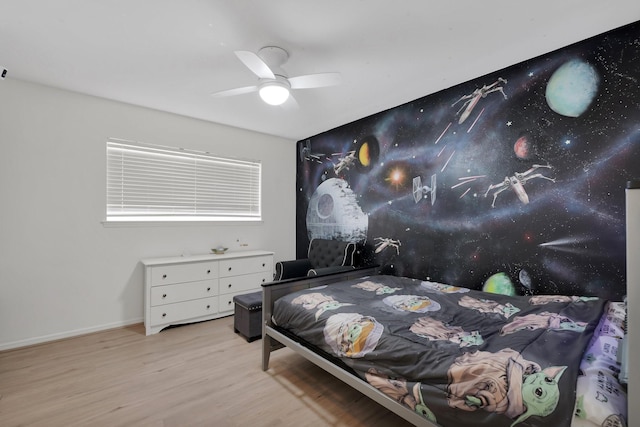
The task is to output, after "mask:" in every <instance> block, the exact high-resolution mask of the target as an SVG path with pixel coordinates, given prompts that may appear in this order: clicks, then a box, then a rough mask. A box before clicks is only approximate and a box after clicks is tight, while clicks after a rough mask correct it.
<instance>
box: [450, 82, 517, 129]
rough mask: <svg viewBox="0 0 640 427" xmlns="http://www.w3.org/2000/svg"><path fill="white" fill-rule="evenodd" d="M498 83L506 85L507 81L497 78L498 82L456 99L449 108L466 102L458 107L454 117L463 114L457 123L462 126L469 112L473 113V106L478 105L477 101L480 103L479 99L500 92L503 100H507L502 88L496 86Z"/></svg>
mask: <svg viewBox="0 0 640 427" xmlns="http://www.w3.org/2000/svg"><path fill="white" fill-rule="evenodd" d="M500 83H503V84H507V80H506V79H503V78H502V77H498V80H496V81H495V82H494V83H491V84H490V85H485V86H482V87H481V88H478V89H476V90H474V91H473V92H471V93H470V94H469V95H464V96H462V97H460V99H458V100H457V101H456V102H454V103H453V104H451V106H452V107H453V106H454V105H456V104H457V103H458V102H460V101H463V100H466V101H465V102H464V103H463V104H462V107H460V109H459V110H458V112H457V113H456V116H457V115H458V114H460V112H462V111H463V110H464V112H463V113H462V115H461V116H460V120H458V123H459V124H462V122H464V121H465V120H467V118H468V117H469V115H470V114H471V111H473V109H474V108H475V106H476V105H477V104H478V101H480V98H486V96H487V95H489V94H490V93H493V92H500V93H501V94H502V96H504V99H507V95H506V94H505V93H504V90H503V88H502V86H498V85H499V84H500Z"/></svg>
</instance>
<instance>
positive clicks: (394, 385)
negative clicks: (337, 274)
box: [273, 275, 605, 427]
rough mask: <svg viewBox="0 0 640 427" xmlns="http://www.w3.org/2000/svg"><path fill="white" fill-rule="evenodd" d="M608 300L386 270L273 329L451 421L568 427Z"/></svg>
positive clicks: (300, 306) (289, 307)
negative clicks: (517, 291)
mask: <svg viewBox="0 0 640 427" xmlns="http://www.w3.org/2000/svg"><path fill="white" fill-rule="evenodd" d="M604 303H605V301H603V300H601V299H598V298H592V297H577V296H562V295H553V296H544V295H538V296H506V295H500V294H489V293H485V292H481V291H475V290H470V289H466V288H461V287H456V286H451V285H446V284H441V283H435V282H429V281H420V280H415V279H410V278H403V277H395V276H384V275H382V276H371V277H367V278H360V279H356V280H352V281H347V282H342V283H339V284H332V285H329V286H324V287H317V288H312V289H306V290H303V291H299V292H296V293H293V294H289V295H286V296H284V297H282V298H280V299H279V300H278V301H276V303H275V305H274V310H273V322H274V324H275V325H277V326H278V327H280V328H283V329H285V330H287V331H289V332H290V333H293V334H295V335H296V336H298V337H300V338H302V339H303V340H304V341H306V342H308V343H310V344H312V345H313V346H315V347H317V348H319V349H320V350H321V351H324V352H326V353H328V354H330V355H332V356H333V357H335V358H337V359H339V360H341V361H342V362H343V363H344V364H345V365H346V366H347V367H348V368H349V369H351V370H353V371H354V372H355V373H356V374H357V375H358V376H360V377H361V378H363V379H364V380H366V381H367V382H368V383H369V384H371V385H372V386H374V387H376V388H377V389H379V390H380V391H382V392H384V393H385V394H387V395H388V396H390V397H391V398H393V399H394V400H396V401H397V402H399V403H400V404H402V405H405V406H407V407H409V408H411V409H412V410H414V411H416V412H417V413H419V414H421V415H422V416H423V417H424V418H426V419H428V420H430V421H432V422H434V423H437V424H440V425H442V426H452V427H453V426H455V427H459V426H464V425H469V426H478V425H486V426H492V427H500V426H515V425H519V426H542V425H545V426H565V425H566V426H569V425H570V424H571V419H572V414H573V410H574V406H575V399H576V393H575V390H576V380H577V376H578V373H579V369H580V360H581V358H582V354H583V352H584V350H585V347H586V346H587V344H588V343H589V340H590V338H591V336H592V334H593V330H594V329H595V326H596V325H597V324H598V322H599V320H600V317H601V315H602V312H603V307H604Z"/></svg>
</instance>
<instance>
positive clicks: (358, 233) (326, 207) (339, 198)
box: [307, 178, 369, 242]
mask: <svg viewBox="0 0 640 427" xmlns="http://www.w3.org/2000/svg"><path fill="white" fill-rule="evenodd" d="M368 224H369V220H368V217H367V215H365V213H364V212H362V209H361V208H360V206H359V205H358V201H357V200H356V195H355V193H354V192H353V191H352V190H351V188H349V184H348V183H347V181H345V180H343V179H340V178H330V179H328V180H326V181H324V182H323V183H322V184H320V185H319V186H318V188H316V191H315V192H314V193H313V195H312V196H311V199H310V200H309V207H308V209H307V231H308V233H309V240H311V239H315V238H321V239H334V240H342V241H347V242H360V241H364V240H365V239H366V237H367V227H368Z"/></svg>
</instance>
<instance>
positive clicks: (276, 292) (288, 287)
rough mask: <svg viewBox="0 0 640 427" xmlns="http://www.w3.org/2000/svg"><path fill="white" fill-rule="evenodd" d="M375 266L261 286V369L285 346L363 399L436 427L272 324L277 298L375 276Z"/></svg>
mask: <svg viewBox="0 0 640 427" xmlns="http://www.w3.org/2000/svg"><path fill="white" fill-rule="evenodd" d="M378 273H379V271H378V267H365V268H359V269H354V270H349V271H348V272H344V273H336V274H329V275H326V276H315V277H305V278H303V279H298V280H296V279H290V280H283V281H280V282H271V283H265V284H263V285H262V291H263V292H262V319H263V322H262V338H263V339H262V370H263V371H266V370H267V369H269V356H270V354H271V352H272V351H274V350H277V349H280V348H283V347H285V346H286V347H288V348H290V349H291V350H293V351H295V352H296V353H298V354H299V355H301V356H302V357H304V358H305V359H307V360H309V361H310V362H311V363H313V364H315V365H317V366H319V367H320V368H322V369H324V370H325V371H327V372H328V373H330V374H331V375H333V376H335V377H336V378H338V379H339V380H341V381H343V382H345V383H346V384H348V385H350V386H351V387H353V388H355V389H356V390H358V391H359V392H361V393H362V394H364V395H365V396H367V397H369V398H371V399H373V400H374V401H375V402H377V403H379V404H380V405H382V406H384V407H385V408H387V409H388V410H390V411H391V412H393V413H395V414H397V415H398V416H400V417H402V418H404V419H405V420H407V421H409V422H410V423H412V424H413V425H415V426H425V427H437V425H436V424H433V423H431V422H430V421H428V420H426V419H424V418H423V417H421V416H420V415H418V414H416V413H415V412H414V411H412V410H411V409H409V408H407V407H406V406H403V405H402V404H400V403H398V402H396V401H395V400H393V399H391V398H390V397H388V396H387V395H386V394H384V393H383V392H381V391H380V390H378V389H377V388H375V387H373V386H372V385H370V384H369V383H367V382H366V381H364V380H362V379H361V378H360V377H358V376H357V375H355V374H352V373H350V372H349V371H346V370H344V369H343V368H341V367H340V366H338V365H336V364H335V363H333V362H332V361H330V360H329V359H327V358H325V357H323V356H321V355H319V354H318V353H316V352H314V351H313V350H311V349H310V348H308V347H306V346H305V345H303V344H301V343H300V342H299V341H296V340H295V338H293V337H290V336H288V335H285V334H283V333H282V332H279V331H278V330H277V329H276V328H275V327H274V325H273V322H272V321H271V315H272V313H273V303H274V302H275V301H276V300H277V299H278V298H280V297H282V296H284V295H287V294H290V293H292V292H296V291H299V290H302V289H308V288H312V287H315V286H321V285H328V284H331V283H335V282H340V281H344V280H350V279H356V278H359V277H364V276H370V275H373V274H378Z"/></svg>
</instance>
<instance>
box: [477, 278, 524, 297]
mask: <svg viewBox="0 0 640 427" xmlns="http://www.w3.org/2000/svg"><path fill="white" fill-rule="evenodd" d="M482 290H483V291H485V292H490V293H492V294H502V295H515V294H516V290H515V288H514V286H513V283H512V282H511V279H509V276H507V275H506V273H496V274H494V275H493V276H491V277H489V278H488V279H487V281H486V282H484V286H483V287H482Z"/></svg>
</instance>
